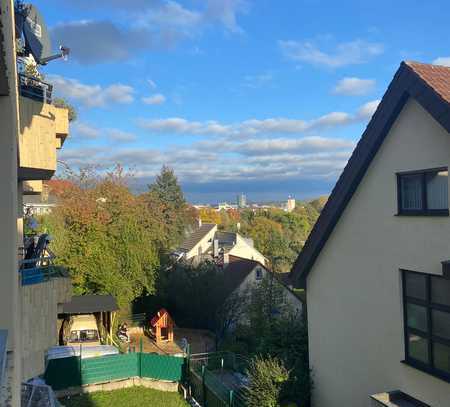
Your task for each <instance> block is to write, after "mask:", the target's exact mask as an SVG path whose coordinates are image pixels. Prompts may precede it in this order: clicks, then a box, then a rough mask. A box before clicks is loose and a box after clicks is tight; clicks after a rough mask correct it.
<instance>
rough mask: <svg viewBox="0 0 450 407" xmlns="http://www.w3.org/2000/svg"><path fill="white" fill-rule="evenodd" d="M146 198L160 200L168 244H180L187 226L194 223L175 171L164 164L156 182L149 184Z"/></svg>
mask: <svg viewBox="0 0 450 407" xmlns="http://www.w3.org/2000/svg"><path fill="white" fill-rule="evenodd" d="M144 199H145V200H146V201H147V202H152V203H155V202H158V203H159V204H160V206H161V212H162V215H163V220H164V224H165V227H166V237H167V239H168V240H167V241H168V245H169V247H170V246H174V245H176V244H178V243H179V242H180V241H181V240H182V239H183V237H184V232H185V229H186V227H187V226H188V225H189V224H191V223H192V219H190V218H189V213H190V212H189V209H188V206H187V204H186V200H185V199H184V195H183V191H182V190H181V187H180V185H179V184H178V180H177V177H176V176H175V173H174V171H173V170H172V169H171V168H169V167H167V166H163V167H162V169H161V173H160V174H159V175H158V176H157V177H156V179H155V182H154V183H153V184H152V185H149V192H148V193H147V194H146V196H145V197H144Z"/></svg>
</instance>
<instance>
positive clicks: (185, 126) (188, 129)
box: [137, 100, 379, 137]
mask: <svg viewBox="0 0 450 407" xmlns="http://www.w3.org/2000/svg"><path fill="white" fill-rule="evenodd" d="M378 103H379V101H377V100H376V101H372V102H368V103H366V104H364V105H363V106H361V107H360V108H359V109H358V110H357V112H356V113H355V114H350V113H345V112H330V113H327V114H325V115H323V116H320V117H318V118H315V119H312V120H302V119H288V118H284V117H277V118H269V119H262V120H261V119H249V120H245V121H243V122H240V123H233V124H224V123H219V122H217V121H205V122H200V121H189V120H187V119H184V118H181V117H172V118H168V119H139V120H138V121H137V124H138V125H139V126H140V127H141V128H143V129H145V130H148V131H151V132H157V133H176V134H192V135H211V136H237V137H240V136H254V135H257V134H300V133H304V132H308V131H313V130H314V131H317V130H322V129H331V128H336V127H340V126H345V125H349V124H352V123H356V122H360V121H364V120H366V119H367V118H370V116H371V115H372V113H373V112H374V111H375V109H376V106H377V105H378Z"/></svg>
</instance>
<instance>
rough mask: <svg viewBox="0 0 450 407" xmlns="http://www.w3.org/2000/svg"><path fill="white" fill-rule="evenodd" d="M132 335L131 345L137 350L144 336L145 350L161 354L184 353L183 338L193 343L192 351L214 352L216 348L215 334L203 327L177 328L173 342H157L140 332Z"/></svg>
mask: <svg viewBox="0 0 450 407" xmlns="http://www.w3.org/2000/svg"><path fill="white" fill-rule="evenodd" d="M130 336H131V343H130V346H131V347H135V348H136V351H138V350H139V342H140V340H141V338H142V345H143V346H142V347H143V351H144V352H154V353H158V354H160V355H175V354H178V353H183V349H182V348H181V345H182V342H183V341H182V339H183V338H186V340H187V341H188V343H189V344H190V345H191V353H204V352H214V351H215V350H216V348H215V340H214V334H212V333H211V332H210V331H206V330H201V329H186V328H175V329H174V341H173V342H158V343H156V342H155V341H154V340H153V339H152V338H149V337H148V336H146V335H144V334H138V333H132V334H131V335H130Z"/></svg>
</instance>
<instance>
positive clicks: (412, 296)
mask: <svg viewBox="0 0 450 407" xmlns="http://www.w3.org/2000/svg"><path fill="white" fill-rule="evenodd" d="M402 276H403V307H404V317H405V321H404V328H405V362H406V363H408V364H410V365H412V366H414V367H416V368H418V369H420V370H423V371H425V372H428V373H431V374H434V375H436V376H439V377H440V378H442V379H444V380H447V381H450V279H448V278H445V277H441V276H436V275H430V274H423V273H416V272H412V271H402Z"/></svg>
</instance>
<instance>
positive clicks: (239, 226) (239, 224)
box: [236, 222, 241, 232]
mask: <svg viewBox="0 0 450 407" xmlns="http://www.w3.org/2000/svg"><path fill="white" fill-rule="evenodd" d="M236 229H237V231H238V232H239V231H240V230H241V222H238V223H236Z"/></svg>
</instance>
